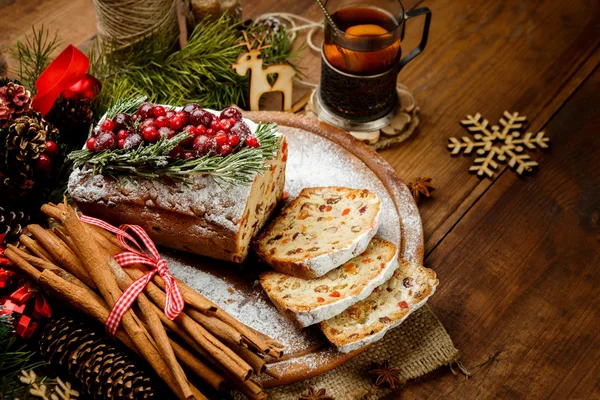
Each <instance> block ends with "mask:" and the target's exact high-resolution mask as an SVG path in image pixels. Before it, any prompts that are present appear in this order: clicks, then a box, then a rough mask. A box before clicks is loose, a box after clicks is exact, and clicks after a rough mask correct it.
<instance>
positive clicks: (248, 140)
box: [246, 136, 260, 147]
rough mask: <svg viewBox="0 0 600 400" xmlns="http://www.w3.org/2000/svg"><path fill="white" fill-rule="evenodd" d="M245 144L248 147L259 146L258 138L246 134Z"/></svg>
mask: <svg viewBox="0 0 600 400" xmlns="http://www.w3.org/2000/svg"><path fill="white" fill-rule="evenodd" d="M246 145H247V146H248V147H259V146H260V144H259V143H258V139H257V138H256V137H254V136H248V137H247V138H246Z"/></svg>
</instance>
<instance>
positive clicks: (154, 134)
mask: <svg viewBox="0 0 600 400" xmlns="http://www.w3.org/2000/svg"><path fill="white" fill-rule="evenodd" d="M142 135H144V139H146V140H147V141H148V142H156V141H157V140H158V138H159V135H158V131H157V130H156V127H154V126H147V127H145V128H144V129H143V130H142Z"/></svg>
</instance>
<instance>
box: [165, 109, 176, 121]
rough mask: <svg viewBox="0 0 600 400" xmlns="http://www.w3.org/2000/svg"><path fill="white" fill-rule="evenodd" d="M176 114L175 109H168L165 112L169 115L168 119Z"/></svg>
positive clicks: (166, 115)
mask: <svg viewBox="0 0 600 400" xmlns="http://www.w3.org/2000/svg"><path fill="white" fill-rule="evenodd" d="M174 115H175V111H173V110H167V113H166V114H165V117H167V118H168V119H171V118H173V116H174Z"/></svg>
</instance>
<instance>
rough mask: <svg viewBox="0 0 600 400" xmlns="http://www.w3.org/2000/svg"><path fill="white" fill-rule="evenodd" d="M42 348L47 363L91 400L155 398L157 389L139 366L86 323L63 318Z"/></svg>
mask: <svg viewBox="0 0 600 400" xmlns="http://www.w3.org/2000/svg"><path fill="white" fill-rule="evenodd" d="M39 348H40V352H41V355H42V357H43V358H44V359H46V360H48V361H49V362H50V364H51V365H52V366H54V367H58V368H62V369H63V371H64V372H66V373H68V374H69V376H71V377H73V378H75V379H76V380H77V382H78V383H79V386H80V388H81V391H82V392H84V393H85V394H86V395H87V396H89V397H90V398H94V399H148V398H153V397H154V396H155V393H156V388H155V385H154V384H153V383H152V382H151V379H150V376H149V374H148V373H146V372H145V371H144V370H142V369H141V368H140V366H139V365H138V362H136V361H135V360H133V359H132V358H131V357H130V356H129V354H128V353H127V352H126V351H124V350H121V349H120V348H118V347H116V346H115V345H113V343H112V342H111V341H110V340H109V339H108V338H107V337H106V336H104V335H102V334H100V333H98V332H96V331H94V330H92V329H90V328H89V327H88V324H87V323H86V322H84V321H83V320H76V319H74V318H70V317H61V318H57V319H54V320H52V321H50V322H49V323H48V325H47V327H46V329H45V331H44V333H43V334H42V337H41V339H40V343H39ZM75 379H73V381H72V383H75V382H74V381H75ZM87 396H86V398H87Z"/></svg>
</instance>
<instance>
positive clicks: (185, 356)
mask: <svg viewBox="0 0 600 400" xmlns="http://www.w3.org/2000/svg"><path fill="white" fill-rule="evenodd" d="M171 346H172V347H173V350H174V351H175V354H176V355H177V359H179V361H181V363H182V364H183V365H185V366H186V367H187V368H189V369H190V371H192V372H193V373H194V374H196V375H197V376H198V377H199V378H200V379H202V380H203V381H204V382H206V383H207V384H208V385H209V386H211V387H212V388H213V389H215V390H222V389H223V385H224V384H225V381H226V380H225V378H224V377H223V376H221V375H220V374H219V373H218V372H216V371H215V370H214V369H213V368H212V367H211V366H209V365H208V364H205V363H204V362H202V361H201V360H199V359H198V358H197V357H195V356H194V355H193V354H192V353H190V352H189V351H187V350H186V349H185V348H184V347H182V346H181V345H180V344H179V343H177V342H176V341H174V340H171Z"/></svg>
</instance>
